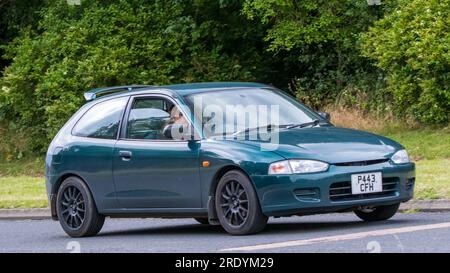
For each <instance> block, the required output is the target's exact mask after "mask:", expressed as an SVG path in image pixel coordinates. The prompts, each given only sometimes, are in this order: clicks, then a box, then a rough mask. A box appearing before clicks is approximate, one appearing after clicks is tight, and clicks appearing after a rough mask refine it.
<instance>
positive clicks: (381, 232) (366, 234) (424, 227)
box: [220, 222, 450, 251]
mask: <svg viewBox="0 0 450 273" xmlns="http://www.w3.org/2000/svg"><path fill="white" fill-rule="evenodd" d="M440 228H450V222H445V223H439V224H430V225H421V226H412V227H401V228H391V229H383V230H373V231H366V232H359V233H352V234H343V235H336V236H328V237H321V238H312V239H305V240H295V241H286V242H279V243H270V244H260V245H253V246H242V247H233V248H225V249H221V250H220V251H256V250H265V249H273V248H283V247H293V246H305V245H312V244H320V243H328V242H338V241H346V240H355V239H362V238H367V237H374V236H384V235H392V234H400V233H408V232H414V231H422V230H430V229H440Z"/></svg>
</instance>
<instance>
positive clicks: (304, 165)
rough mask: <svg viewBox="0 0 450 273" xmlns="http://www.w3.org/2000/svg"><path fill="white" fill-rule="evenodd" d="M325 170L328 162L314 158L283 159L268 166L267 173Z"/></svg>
mask: <svg viewBox="0 0 450 273" xmlns="http://www.w3.org/2000/svg"><path fill="white" fill-rule="evenodd" d="M326 170H328V164H327V163H324V162H321V161H316V160H300V159H293V160H284V161H278V162H275V163H272V164H270V166H269V174H293V173H317V172H324V171H326Z"/></svg>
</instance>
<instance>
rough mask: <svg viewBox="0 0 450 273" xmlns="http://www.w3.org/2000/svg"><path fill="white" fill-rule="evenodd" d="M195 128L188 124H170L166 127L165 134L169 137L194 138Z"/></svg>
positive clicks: (176, 138) (177, 138)
mask: <svg viewBox="0 0 450 273" xmlns="http://www.w3.org/2000/svg"><path fill="white" fill-rule="evenodd" d="M193 132H194V128H193V127H192V126H190V125H186V124H170V125H167V126H166V127H164V130H163V134H164V136H165V137H166V138H168V139H174V140H194V133H193Z"/></svg>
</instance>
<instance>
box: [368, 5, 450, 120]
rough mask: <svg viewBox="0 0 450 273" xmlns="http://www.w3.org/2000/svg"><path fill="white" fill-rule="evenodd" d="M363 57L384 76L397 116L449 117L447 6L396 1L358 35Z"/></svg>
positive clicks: (449, 13)
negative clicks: (384, 72)
mask: <svg viewBox="0 0 450 273" xmlns="http://www.w3.org/2000/svg"><path fill="white" fill-rule="evenodd" d="M362 40H363V41H364V47H363V53H364V54H365V55H366V56H368V57H371V58H373V59H374V60H375V61H376V64H377V65H378V67H380V68H381V69H383V70H385V71H386V73H387V76H388V82H389V89H390V90H391V91H392V92H393V94H394V97H395V99H396V102H397V106H398V113H399V114H403V115H405V113H406V114H408V115H410V116H413V117H415V118H417V119H418V120H420V121H422V122H426V123H444V122H448V120H449V115H450V65H449V64H450V1H449V0H430V1H422V0H411V1H402V4H401V5H399V6H398V7H397V8H396V9H395V10H394V11H393V12H392V13H390V14H389V15H387V16H386V17H384V18H383V19H381V20H380V21H378V22H376V24H375V26H374V27H372V28H371V29H370V31H369V32H367V33H366V34H364V35H363V37H362Z"/></svg>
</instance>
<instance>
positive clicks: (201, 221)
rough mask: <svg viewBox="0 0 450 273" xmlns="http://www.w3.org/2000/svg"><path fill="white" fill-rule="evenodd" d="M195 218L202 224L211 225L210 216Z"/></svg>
mask: <svg viewBox="0 0 450 273" xmlns="http://www.w3.org/2000/svg"><path fill="white" fill-rule="evenodd" d="M194 220H195V221H197V222H199V223H200V224H202V225H209V220H208V218H194Z"/></svg>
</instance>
